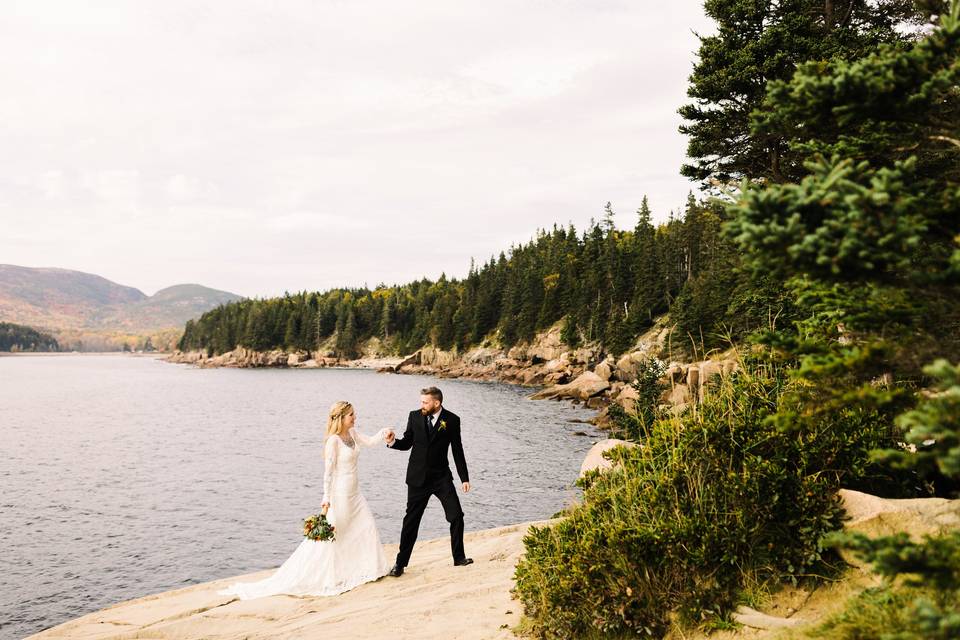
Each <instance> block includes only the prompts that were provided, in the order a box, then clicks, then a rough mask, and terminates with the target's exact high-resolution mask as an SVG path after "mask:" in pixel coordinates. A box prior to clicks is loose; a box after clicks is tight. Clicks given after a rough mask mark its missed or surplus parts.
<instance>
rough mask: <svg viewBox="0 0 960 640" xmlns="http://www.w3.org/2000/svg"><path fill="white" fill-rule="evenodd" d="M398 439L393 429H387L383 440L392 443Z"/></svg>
mask: <svg viewBox="0 0 960 640" xmlns="http://www.w3.org/2000/svg"><path fill="white" fill-rule="evenodd" d="M395 439H396V435H394V433H393V429H387V430H386V431H385V432H384V434H383V441H384V442H386V443H387V444H392V443H393V441H394V440H395Z"/></svg>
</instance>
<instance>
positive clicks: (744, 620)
mask: <svg viewBox="0 0 960 640" xmlns="http://www.w3.org/2000/svg"><path fill="white" fill-rule="evenodd" d="M733 619H734V620H735V621H737V622H739V623H740V624H742V625H743V626H745V627H750V628H751V629H762V630H773V629H783V628H786V627H795V626H797V625H798V624H803V622H804V620H803V619H801V618H781V617H779V616H771V615H768V614H766V613H761V612H759V611H757V610H756V609H751V608H750V607H748V606H746V605H741V606H740V607H738V608H737V610H736V611H735V612H734V614H733Z"/></svg>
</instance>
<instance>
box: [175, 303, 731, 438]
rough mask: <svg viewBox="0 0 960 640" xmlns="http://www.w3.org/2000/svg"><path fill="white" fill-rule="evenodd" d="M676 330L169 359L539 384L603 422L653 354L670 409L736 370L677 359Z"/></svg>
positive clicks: (717, 360) (544, 392) (633, 395)
mask: <svg viewBox="0 0 960 640" xmlns="http://www.w3.org/2000/svg"><path fill="white" fill-rule="evenodd" d="M672 331H673V327H672V326H671V325H670V324H669V321H668V320H667V319H666V318H665V317H664V318H660V319H659V320H658V321H657V322H656V323H655V324H654V325H653V326H652V327H651V328H650V329H649V330H648V331H647V332H646V333H644V334H643V335H641V336H640V337H639V338H638V339H637V341H636V343H635V344H634V346H633V348H632V349H631V350H629V351H628V352H627V353H625V354H623V355H620V356H619V357H614V356H612V355H609V354H605V353H604V352H603V351H602V350H601V349H600V348H599V347H598V346H596V345H587V346H582V347H579V348H572V347H570V346H568V345H566V344H564V343H563V341H562V340H561V338H560V334H561V327H560V325H559V324H558V325H555V326H553V327H551V328H550V329H549V330H547V331H545V332H543V333H540V334H538V335H537V336H536V338H535V339H534V340H533V341H531V342H530V343H526V344H521V345H517V346H515V347H512V348H510V349H500V348H497V347H492V346H485V347H476V348H473V349H470V350H469V351H466V352H464V353H457V352H456V351H444V350H441V349H437V348H435V347H432V346H426V347H423V348H422V349H420V350H418V351H416V352H415V353H413V354H411V355H409V356H406V357H403V358H401V357H395V356H394V357H391V356H388V355H383V354H382V353H379V352H378V351H377V349H376V347H379V346H380V345H379V343H377V344H376V345H374V348H369V349H364V353H365V355H364V357H361V358H359V359H355V360H341V359H339V358H337V357H336V355H335V354H334V353H333V352H332V351H326V350H318V351H314V352H306V351H297V352H293V353H289V352H286V351H282V350H273V351H267V352H263V351H254V350H252V349H247V348H244V347H237V348H236V349H234V350H233V351H229V352H227V353H224V354H220V355H216V356H208V355H207V354H206V353H205V352H203V351H190V352H181V351H176V352H174V353H173V354H171V355H170V356H168V357H167V358H165V360H166V361H167V362H173V363H182V364H190V365H193V366H197V367H202V368H211V367H234V368H255V367H289V368H299V369H316V368H344V369H357V368H363V369H375V370H377V371H379V372H381V373H398V374H423V375H432V376H436V377H439V378H463V379H469V380H480V381H488V382H506V383H510V384H517V385H522V386H526V387H535V388H538V390H537V391H536V392H535V393H533V395H532V396H531V398H532V399H535V400H546V399H555V400H569V401H572V402H573V403H575V404H581V403H582V404H584V405H585V406H586V407H587V408H590V409H595V410H599V413H598V415H597V416H596V417H595V418H593V419H592V420H591V422H593V423H594V424H597V425H599V426H604V425H605V424H607V422H608V418H607V408H608V407H609V406H610V405H611V404H613V403H616V404H618V405H619V406H621V407H622V408H623V409H624V410H625V411H627V412H628V413H632V412H634V411H635V410H636V400H637V399H638V397H639V396H638V393H637V390H636V389H635V388H634V387H633V383H634V382H635V381H636V380H637V375H638V372H639V369H640V367H641V366H642V364H643V363H644V362H645V361H646V360H647V359H649V358H656V359H658V360H660V361H661V362H663V363H664V369H665V374H664V378H663V381H664V382H665V383H666V386H667V390H666V391H665V392H664V393H663V395H662V397H661V398H660V402H661V405H662V407H664V408H666V409H670V410H673V411H682V410H684V409H685V408H686V407H688V406H689V405H691V404H693V403H695V402H697V401H699V400H700V399H702V398H703V395H704V393H705V392H706V385H707V383H708V382H709V381H710V380H711V379H712V378H714V377H715V376H718V375H725V374H728V373H730V372H732V371H734V370H736V368H737V366H738V365H737V362H736V360H735V359H734V358H733V357H732V356H731V355H730V354H721V355H719V356H716V357H712V358H708V359H705V360H699V361H695V362H681V361H675V360H673V359H672V358H671V357H670V355H671V354H670V348H669V342H670V337H671V333H672Z"/></svg>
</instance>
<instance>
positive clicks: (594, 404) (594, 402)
mask: <svg viewBox="0 0 960 640" xmlns="http://www.w3.org/2000/svg"><path fill="white" fill-rule="evenodd" d="M584 404H585V405H586V407H587V409H601V408H603V407H605V406H607V399H606V398H605V397H603V396H593V397H592V398H587V401H586V402H585V403H584Z"/></svg>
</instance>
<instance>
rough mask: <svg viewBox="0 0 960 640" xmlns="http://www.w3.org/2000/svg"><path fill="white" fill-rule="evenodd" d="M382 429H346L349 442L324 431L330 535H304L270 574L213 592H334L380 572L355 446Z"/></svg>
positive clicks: (369, 442) (374, 441) (379, 549)
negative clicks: (368, 432)
mask: <svg viewBox="0 0 960 640" xmlns="http://www.w3.org/2000/svg"><path fill="white" fill-rule="evenodd" d="M384 431H386V430H385V429H381V430H380V431H379V432H377V434H376V435H375V436H373V437H367V436H365V435H363V434H362V433H360V432H358V431H357V430H356V429H350V436H352V439H353V444H352V445H350V444H347V443H346V442H344V441H343V440H342V439H341V438H340V437H339V436H336V435H331V436H327V441H326V443H325V444H324V455H323V458H324V466H325V469H324V473H323V500H324V502H329V503H330V507H329V509H328V511H327V520H329V521H330V524H332V525H333V526H334V527H335V530H334V540H332V541H326V542H317V541H315V540H310V539H308V538H304V539H303V542H301V543H300V546H298V547H297V548H296V550H295V551H294V552H293V553H292V554H291V555H290V557H289V558H287V559H286V560H285V561H284V563H283V564H282V565H280V567H279V568H278V569H277V570H276V572H274V573H273V575H271V576H269V577H268V578H265V579H263V580H260V581H259V582H235V583H233V584H231V585H230V586H229V587H227V588H226V589H224V590H222V591H218V592H217V593H219V594H221V595H236V596H239V597H240V599H241V600H249V599H251V598H261V597H263V596H269V595H276V594H291V595H310V596H334V595H337V594H338V593H343V592H344V591H349V590H350V589H353V588H354V587H356V586H357V585H360V584H363V583H364V582H369V581H371V580H376V579H377V578H380V577H381V576H384V575H386V573H387V571H388V569H389V565H388V564H387V559H386V556H384V553H383V545H381V544H380V534H379V533H378V532H377V526H376V523H375V522H374V520H373V513H371V511H370V507H369V506H368V505H367V501H366V499H365V498H364V497H363V494H361V493H360V485H359V483H358V482H357V458H358V457H359V454H360V451H359V447H360V446H361V445H362V446H366V447H373V446H377V445H379V444H382V443H383V434H384Z"/></svg>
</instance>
